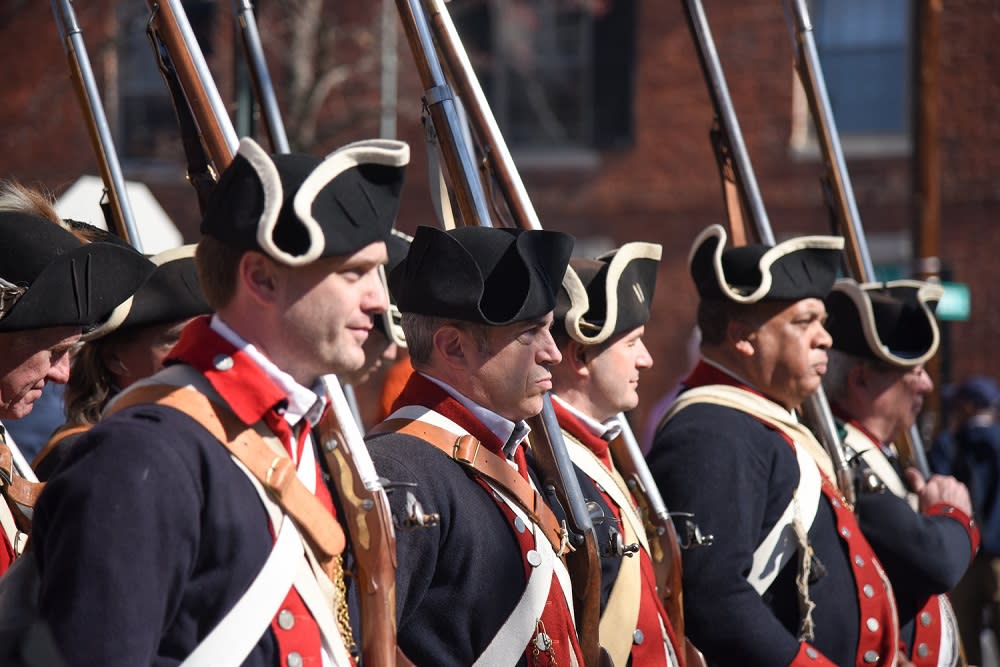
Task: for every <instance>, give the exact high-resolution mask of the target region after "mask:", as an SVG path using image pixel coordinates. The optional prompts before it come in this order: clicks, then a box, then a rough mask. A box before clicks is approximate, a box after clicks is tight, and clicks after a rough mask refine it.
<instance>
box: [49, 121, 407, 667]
mask: <svg viewBox="0 0 1000 667" xmlns="http://www.w3.org/2000/svg"><path fill="white" fill-rule="evenodd" d="M408 157H409V150H408V148H407V146H406V145H405V144H402V143H400V142H391V141H365V142H357V143H354V144H350V145H348V146H345V147H344V148H342V149H340V150H338V151H336V152H334V153H332V154H331V155H329V156H327V158H326V159H323V160H320V159H316V158H312V157H310V156H306V155H297V154H289V155H273V156H272V155H268V154H267V153H266V152H265V151H263V150H262V149H261V148H260V147H259V146H258V145H257V144H256V143H255V142H253V141H252V140H250V139H244V140H243V141H242V142H241V143H240V147H239V151H238V153H237V155H236V157H235V159H234V161H233V162H232V164H231V165H230V166H229V167H228V168H227V169H226V171H225V172H223V174H222V176H221V178H220V181H219V183H218V184H217V186H216V188H215V190H214V191H213V194H212V197H211V200H210V202H209V205H208V207H207V209H206V213H205V216H204V219H203V221H202V233H203V235H204V236H203V239H202V241H201V242H200V244H199V247H198V250H197V255H196V261H197V263H198V270H199V275H200V278H201V284H202V287H203V289H204V292H205V296H206V299H207V301H208V302H209V304H210V305H211V306H212V307H213V308H214V310H215V312H216V315H215V316H211V317H209V316H204V317H201V318H198V319H195V320H194V321H193V322H192V323H191V324H189V325H188V326H187V328H185V330H184V332H183V333H182V336H181V339H180V341H179V342H178V344H177V346H176V347H175V348H174V350H173V352H172V353H171V355H170V357H169V358H168V360H167V364H168V367H167V368H165V369H164V370H163V371H161V372H160V373H158V374H156V375H154V376H153V377H152V378H150V379H148V380H146V381H143V382H139V383H136V384H135V385H133V386H132V387H130V388H129V390H128V391H126V392H123V393H122V394H121V395H120V396H119V397H118V398H117V399H116V402H115V403H112V405H111V406H110V407H109V409H110V410H117V412H114V414H113V416H111V417H110V418H107V417H106V418H105V420H104V421H102V422H101V423H100V424H98V425H97V426H96V427H94V428H93V429H92V430H91V431H89V432H88V433H87V434H86V435H84V436H83V437H81V439H80V440H79V441H78V442H77V443H76V444H75V445H74V447H73V448H72V451H71V452H70V453H69V456H68V458H67V460H66V461H65V463H64V464H63V465H62V467H61V468H60V469H59V471H58V472H57V473H56V474H55V475H54V477H53V478H52V480H51V481H50V482H49V484H48V486H47V487H46V489H45V491H44V492H43V494H42V497H41V499H40V501H39V504H38V507H37V509H36V512H35V524H34V534H33V538H34V541H33V544H34V545H35V550H36V553H37V557H38V564H39V568H40V571H41V600H40V605H41V611H42V615H43V616H44V618H45V619H46V620H47V621H48V622H49V624H50V626H51V628H52V631H53V634H54V636H55V639H56V642H57V644H58V646H59V647H60V648H61V649H62V651H63V653H64V654H65V655H66V656H69V657H70V658H71V659H72V660H73V661H74V662H78V663H80V664H84V663H86V664H95V665H97V664H99V665H106V666H116V665H121V666H123V667H124V666H132V665H149V664H178V663H180V662H183V661H185V660H188V661H190V662H191V663H192V664H212V665H237V664H243V665H261V666H263V665H267V666H269V667H277V666H278V665H281V666H282V667H284V666H286V665H287V666H289V667H296V666H298V665H307V664H308V665H335V666H337V667H347V666H348V665H351V664H352V663H353V659H352V656H351V655H350V649H351V645H352V643H353V638H352V633H351V630H350V627H349V620H348V618H347V615H346V610H347V603H346V594H345V591H344V579H343V576H342V571H343V570H342V557H343V555H344V548H345V546H344V542H345V537H344V531H343V530H342V529H341V524H340V523H338V521H337V520H336V518H335V517H336V516H337V514H338V511H335V510H334V502H335V501H340V500H343V498H338V497H337V494H336V493H331V490H330V489H329V488H328V487H327V485H326V483H325V480H324V475H323V470H322V467H321V463H320V462H319V461H318V459H319V458H320V454H319V453H318V452H317V451H316V447H315V444H314V440H313V438H312V437H311V432H312V429H313V428H314V427H315V426H316V425H317V424H318V423H319V421H320V419H321V416H322V415H323V414H324V411H325V410H326V409H327V408H328V407H329V406H328V404H327V395H326V393H325V392H324V391H323V384H322V376H324V375H326V374H330V373H342V372H348V371H353V370H356V369H358V368H360V367H361V365H362V363H363V362H364V354H363V351H362V345H363V344H364V342H365V340H366V339H367V337H368V334H369V332H370V330H371V326H372V317H373V316H374V315H377V314H379V313H381V312H382V311H384V310H385V307H386V301H385V291H384V289H383V287H382V284H381V283H380V281H379V274H378V268H379V267H380V266H381V265H382V264H383V263H384V262H385V261H386V249H385V243H384V241H385V238H386V236H387V235H388V233H389V229H390V228H391V226H392V224H393V222H394V219H395V216H396V211H397V209H398V202H399V191H400V188H401V185H402V177H403V171H404V165H405V164H406V163H407V161H408ZM164 388H166V390H167V391H164ZM143 392H145V393H143ZM154 397H155V400H154ZM324 449H326V448H324ZM265 489H266V490H265ZM345 502H346V501H345Z"/></svg>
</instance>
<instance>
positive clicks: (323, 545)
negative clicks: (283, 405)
mask: <svg viewBox="0 0 1000 667" xmlns="http://www.w3.org/2000/svg"><path fill="white" fill-rule="evenodd" d="M142 403H156V404H158V405H165V406H167V407H171V408H174V409H176V410H180V411H181V412H183V413H185V414H186V415H188V416H189V417H191V418H192V419H194V420H195V421H197V422H198V423H199V424H201V425H202V426H203V427H204V428H205V430H207V431H208V432H209V433H211V434H212V435H213V436H214V437H215V438H217V439H218V440H219V442H221V443H222V444H223V445H225V447H226V449H228V450H229V452H230V453H231V454H232V455H233V456H234V457H236V459H237V460H238V461H239V462H240V463H242V464H243V465H244V466H245V467H246V468H247V470H249V471H250V473H251V474H252V475H253V476H254V477H255V478H256V479H257V481H259V482H260V483H261V484H262V485H263V486H264V488H265V489H267V490H268V491H269V492H270V494H271V496H272V497H273V498H274V500H275V502H277V503H278V505H279V506H280V507H281V509H282V510H284V511H285V513H287V514H288V516H290V517H292V520H293V521H295V524H296V525H297V526H298V527H299V529H300V530H301V531H302V533H303V534H304V535H305V536H306V537H307V538H308V539H309V541H310V542H311V544H312V545H313V547H314V549H315V550H316V556H317V558H319V559H320V560H321V561H329V560H330V559H332V558H334V557H336V556H338V555H340V554H341V553H343V551H344V545H345V538H344V530H343V528H341V526H340V524H339V523H338V522H337V520H336V519H335V518H334V517H333V516H332V515H331V514H330V512H329V510H327V509H326V507H324V506H323V503H322V502H320V500H319V499H318V498H317V497H316V496H315V495H313V494H312V493H311V492H310V491H309V489H308V488H306V486H305V485H304V484H303V483H302V481H301V480H300V479H299V477H298V475H297V474H296V470H295V464H294V463H293V462H292V460H291V458H289V457H288V454H287V453H285V452H284V451H281V452H276V451H275V450H274V449H272V448H271V447H270V446H269V445H268V444H267V442H265V440H264V438H263V437H261V435H260V434H259V433H257V432H256V431H255V430H254V429H253V427H252V426H247V425H246V424H244V423H243V422H242V421H240V419H239V418H238V417H237V416H236V415H234V414H233V413H232V412H231V411H230V410H229V409H228V408H227V407H225V406H221V405H219V404H218V403H215V402H213V401H212V400H210V399H209V398H208V397H207V396H205V395H204V394H202V393H201V392H199V391H197V390H195V389H192V388H190V387H176V386H173V385H168V384H149V385H142V386H139V387H136V388H134V389H131V390H129V391H128V392H126V393H125V394H123V395H122V396H120V397H119V398H118V399H117V400H116V401H115V402H114V403H112V404H111V406H110V407H109V409H108V410H107V413H106V414H107V415H111V414H114V413H115V412H118V411H120V410H124V409H125V408H127V407H131V406H133V405H139V404H142ZM325 569H326V567H325V563H324V570H325Z"/></svg>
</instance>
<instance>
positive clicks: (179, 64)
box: [146, 0, 239, 210]
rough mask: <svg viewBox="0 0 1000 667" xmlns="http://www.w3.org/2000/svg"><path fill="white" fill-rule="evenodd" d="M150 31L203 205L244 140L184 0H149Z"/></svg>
mask: <svg viewBox="0 0 1000 667" xmlns="http://www.w3.org/2000/svg"><path fill="white" fill-rule="evenodd" d="M146 4H147V6H148V7H149V11H150V18H149V22H148V24H147V26H146V32H147V34H148V35H149V38H150V40H151V42H152V43H153V51H154V56H155V57H156V60H157V63H158V64H159V67H160V73H161V74H162V75H163V78H164V82H165V83H166V86H167V90H168V91H169V92H170V95H171V100H172V102H173V105H174V111H175V113H176V114H177V122H178V125H179V126H180V129H181V138H182V140H183V142H184V152H185V154H186V156H187V160H188V169H187V171H188V174H187V175H188V180H189V181H190V182H191V185H192V186H194V188H195V191H196V192H197V193H198V203H199V205H200V206H201V208H202V210H204V208H205V202H206V200H207V198H208V193H209V192H210V191H211V188H212V185H213V183H214V182H215V180H216V179H217V178H218V175H219V174H220V173H222V170H223V169H225V167H226V165H228V164H229V162H230V161H231V160H232V156H233V154H234V153H235V151H236V146H237V144H238V143H239V141H238V139H237V138H236V131H235V130H234V129H233V124H232V121H231V120H230V119H229V115H228V112H227V111H226V107H225V105H224V104H223V102H222V96H221V95H220V94H219V89H218V88H217V87H216V85H215V80H214V79H213V78H212V73H211V71H210V70H209V69H208V62H207V61H206V60H205V55H204V54H203V53H202V51H201V47H199V46H198V41H197V39H196V38H195V36H194V31H193V30H192V29H191V24H190V23H189V22H188V19H187V14H185V12H184V7H183V6H182V5H181V2H180V0H146Z"/></svg>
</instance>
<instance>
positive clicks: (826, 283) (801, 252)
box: [688, 225, 844, 304]
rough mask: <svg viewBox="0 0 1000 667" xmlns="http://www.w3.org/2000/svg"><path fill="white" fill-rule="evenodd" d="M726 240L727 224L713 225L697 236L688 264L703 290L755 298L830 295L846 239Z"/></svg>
mask: <svg viewBox="0 0 1000 667" xmlns="http://www.w3.org/2000/svg"><path fill="white" fill-rule="evenodd" d="M725 245H726V230H725V228H723V227H722V226H721V225H712V226H711V227H709V228H708V229H706V230H705V231H703V232H702V233H701V234H699V235H698V238H696V239H695V241H694V244H693V245H692V247H691V254H690V255H689V256H688V265H689V267H690V269H691V277H692V278H693V279H694V284H695V287H697V288H698V295H699V296H700V297H701V298H702V299H705V300H708V299H717V300H718V299H726V300H729V301H734V302H736V303H743V304H750V303H758V302H761V301H798V300H800V299H807V298H816V299H823V298H825V297H826V295H827V294H828V293H829V292H830V288H831V287H832V286H833V281H834V280H835V279H836V278H837V270H838V268H839V267H840V251H841V250H842V249H843V247H844V239H842V238H840V237H839V236H799V237H797V238H793V239H789V240H787V241H784V242H782V243H779V244H777V245H775V246H766V245H760V244H749V245H745V246H741V247H739V248H730V249H728V250H724V248H725Z"/></svg>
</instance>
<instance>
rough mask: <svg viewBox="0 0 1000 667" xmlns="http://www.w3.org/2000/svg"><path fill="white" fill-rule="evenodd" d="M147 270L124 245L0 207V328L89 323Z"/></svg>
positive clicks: (144, 262)
mask: <svg viewBox="0 0 1000 667" xmlns="http://www.w3.org/2000/svg"><path fill="white" fill-rule="evenodd" d="M152 271H153V265H152V264H151V263H150V262H149V260H147V259H146V258H145V257H143V256H142V255H141V254H140V253H138V252H136V251H135V250H134V249H132V248H131V247H129V246H126V245H118V244H113V243H89V244H88V243H84V242H83V241H80V240H79V239H78V238H77V237H75V236H74V235H73V234H72V233H70V232H69V231H67V230H66V229H65V228H63V227H61V226H60V225H58V224H56V223H54V222H52V221H50V220H47V219H45V218H39V217H37V216H34V215H29V214H26V213H20V212H14V211H5V212H0V332H4V331H26V330H31V329H46V328H49V327H62V326H67V327H68V326H80V327H81V328H83V329H86V328H89V327H92V326H93V325H95V324H97V323H98V322H101V321H102V320H103V319H104V318H106V317H107V316H108V315H109V314H110V313H111V311H112V310H114V308H115V306H117V305H118V304H120V303H121V302H123V301H125V300H126V299H128V298H129V297H130V296H131V295H132V294H133V293H134V292H135V290H136V289H137V288H138V287H139V285H141V284H142V282H143V281H144V280H146V278H147V277H148V276H149V274H150V273H152Z"/></svg>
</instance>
